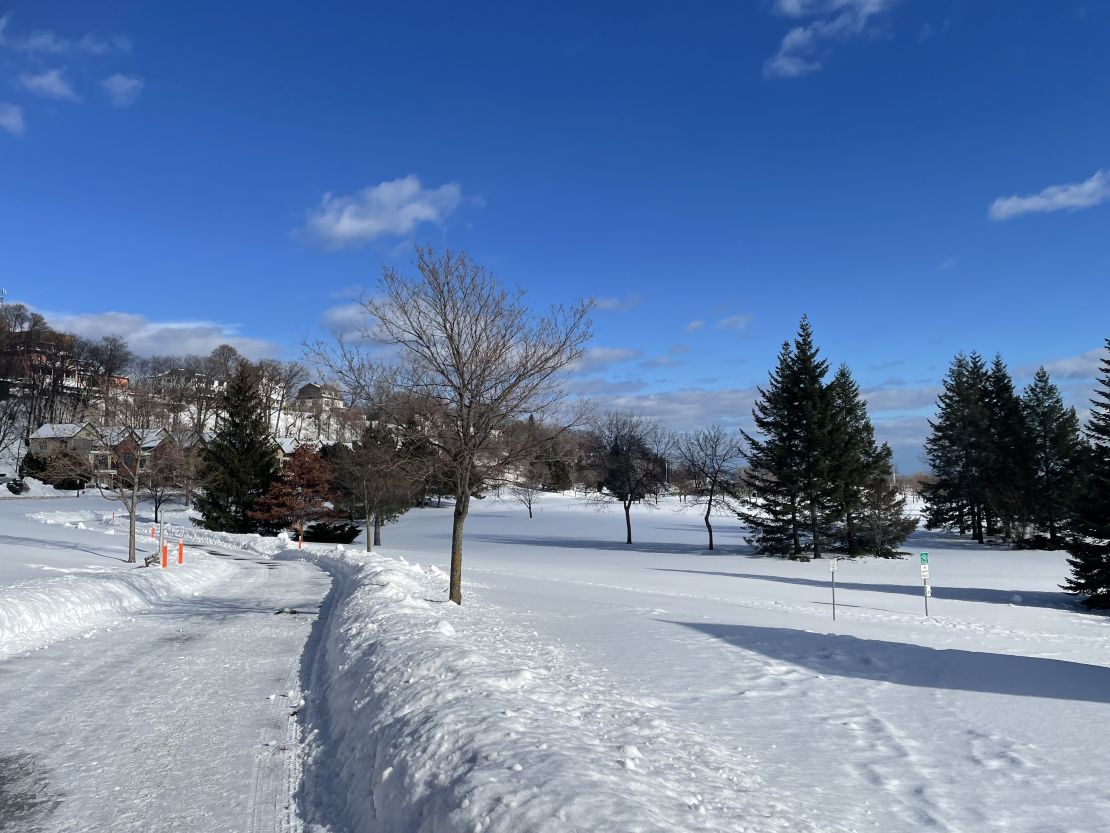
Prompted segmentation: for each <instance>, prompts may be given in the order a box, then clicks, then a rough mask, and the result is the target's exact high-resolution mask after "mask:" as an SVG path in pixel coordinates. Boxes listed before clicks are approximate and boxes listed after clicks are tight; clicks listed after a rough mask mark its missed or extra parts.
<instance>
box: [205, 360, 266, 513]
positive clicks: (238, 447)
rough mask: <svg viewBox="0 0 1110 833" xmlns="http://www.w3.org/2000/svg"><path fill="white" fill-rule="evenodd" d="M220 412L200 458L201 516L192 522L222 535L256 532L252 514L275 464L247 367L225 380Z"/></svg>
mask: <svg viewBox="0 0 1110 833" xmlns="http://www.w3.org/2000/svg"><path fill="white" fill-rule="evenodd" d="M221 412H222V414H223V416H222V418H221V419H220V423H219V426H218V427H217V429H216V434H215V436H214V437H213V438H212V439H211V440H210V441H209V442H208V443H206V444H205V447H204V451H203V454H202V460H201V467H202V468H201V483H202V484H203V491H202V492H200V493H198V494H197V496H196V498H195V501H194V505H195V506H196V509H197V510H198V511H199V512H200V514H201V517H200V518H199V519H198V520H196V521H195V523H197V524H198V525H199V526H202V527H204V528H205V529H212V530H218V531H221V532H255V531H257V530H258V529H259V526H260V525H259V522H258V521H257V520H255V518H254V517H253V516H252V514H251V513H252V512H253V510H254V509H255V508H256V507H257V505H258V502H259V501H260V500H261V499H262V496H263V495H264V494H266V492H267V491H268V490H269V488H270V484H271V483H273V481H274V478H275V477H276V476H277V468H278V462H277V456H276V451H277V449H276V446H275V445H274V441H273V439H272V438H271V436H270V429H269V420H268V418H267V414H266V409H265V407H264V406H263V403H262V400H261V398H260V397H259V395H258V384H257V380H256V378H255V374H254V371H253V369H252V368H251V367H250V366H249V365H248V363H246V362H244V363H242V364H240V365H239V367H238V368H237V370H236V371H235V375H234V376H233V377H232V378H231V380H230V381H229V382H228V384H227V387H226V389H225V390H224V394H223V396H222V397H221Z"/></svg>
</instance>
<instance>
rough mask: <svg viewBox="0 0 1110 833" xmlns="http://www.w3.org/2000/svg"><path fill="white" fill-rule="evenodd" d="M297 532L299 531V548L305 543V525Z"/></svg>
mask: <svg viewBox="0 0 1110 833" xmlns="http://www.w3.org/2000/svg"><path fill="white" fill-rule="evenodd" d="M297 532H298V533H299V534H298V535H297V549H300V548H301V544H302V543H304V527H301V528H300V529H298V530H297Z"/></svg>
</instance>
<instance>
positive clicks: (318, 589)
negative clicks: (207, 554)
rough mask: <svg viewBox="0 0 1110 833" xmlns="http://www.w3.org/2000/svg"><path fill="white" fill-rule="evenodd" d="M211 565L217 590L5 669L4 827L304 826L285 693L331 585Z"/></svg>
mask: <svg viewBox="0 0 1110 833" xmlns="http://www.w3.org/2000/svg"><path fill="white" fill-rule="evenodd" d="M213 553H214V554H220V555H224V556H225V557H226V558H228V559H229V561H231V562H232V563H233V564H234V565H235V566H236V567H237V568H238V569H237V570H236V571H235V573H234V574H233V576H232V577H231V578H230V579H228V580H227V581H226V582H224V583H223V584H222V585H221V586H220V587H219V588H218V589H216V590H214V591H210V592H205V593H203V594H201V595H198V596H195V597H191V598H186V599H182V600H180V601H176V602H171V603H164V604H159V605H156V606H155V607H153V608H151V609H149V610H147V611H145V612H143V613H141V614H137V615H135V616H133V617H129V618H128V619H126V620H124V621H123V622H122V623H120V624H119V625H118V626H116V627H114V628H112V629H111V630H108V631H102V632H100V633H97V634H94V635H92V636H90V637H88V638H85V639H77V640H71V641H69V642H64V643H61V644H58V645H55V646H53V647H51V648H48V649H46V650H43V651H40V652H37V653H33V654H30V655H27V656H23V657H16V658H13V659H10V660H8V661H6V662H4V663H0V704H3V705H2V708H0V713H2V718H0V720H2V724H3V736H2V737H3V741H2V745H0V829H2V830H4V831H6V832H7V831H11V833H30V831H105V830H111V831H114V833H120V832H121V831H182V833H186V832H188V833H203V831H235V832H236V833H240V831H274V830H290V829H293V830H296V829H299V823H298V822H297V821H296V820H295V819H294V818H293V817H292V816H293V814H294V813H295V810H294V809H292V807H293V805H292V800H291V793H292V789H293V787H294V781H295V779H296V767H297V763H296V760H295V756H294V755H293V753H292V752H287V751H286V750H285V749H284V746H285V745H286V744H287V742H288V741H290V740H291V739H292V737H293V734H294V731H295V728H294V725H293V721H292V720H291V718H290V702H291V701H290V699H289V698H288V697H287V695H288V693H289V692H290V691H291V690H293V689H294V688H295V686H296V679H297V673H298V669H299V662H300V655H301V652H302V650H303V647H304V644H305V640H306V638H307V637H308V633H309V630H310V627H311V625H312V623H313V621H314V620H315V616H314V615H313V614H314V613H315V612H316V611H317V609H318V607H319V604H320V601H321V600H322V599H323V597H324V595H325V594H326V592H327V589H328V586H329V579H328V577H327V575H326V574H324V573H323V572H322V571H320V570H319V569H318V568H316V567H315V566H312V565H310V564H307V563H304V562H276V561H266V560H262V559H255V558H251V557H249V556H245V555H243V554H242V553H231V552H226V553H221V552H218V551H214V550H213ZM284 608H292V609H296V610H298V611H302V613H301V614H299V615H289V614H281V615H275V611H277V610H279V609H284ZM271 695H273V699H268V698H270V696H271ZM298 697H299V695H298V694H296V693H294V700H296V699H298Z"/></svg>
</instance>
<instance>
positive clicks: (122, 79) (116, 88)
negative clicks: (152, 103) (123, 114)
mask: <svg viewBox="0 0 1110 833" xmlns="http://www.w3.org/2000/svg"><path fill="white" fill-rule="evenodd" d="M100 86H101V87H103V88H104V91H105V92H106V93H108V97H109V98H110V99H111V100H112V104H114V105H115V106H116V107H127V106H129V105H131V104H134V103H135V99H137V98H138V97H139V93H140V92H142V89H143V81H142V79H141V78H135V77H134V76H131V75H121V74H120V73H118V72H117V73H116V74H115V75H110V76H108V77H107V78H105V79H104V80H103V81H101V82H100Z"/></svg>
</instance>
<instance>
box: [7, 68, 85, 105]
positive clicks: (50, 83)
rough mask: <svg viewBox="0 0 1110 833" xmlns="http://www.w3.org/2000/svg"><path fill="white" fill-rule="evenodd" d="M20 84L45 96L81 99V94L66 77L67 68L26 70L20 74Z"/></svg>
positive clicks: (71, 99) (70, 99)
mask: <svg viewBox="0 0 1110 833" xmlns="http://www.w3.org/2000/svg"><path fill="white" fill-rule="evenodd" d="M19 85H20V86H21V87H22V88H23V89H25V90H27V91H28V92H31V93H34V94H35V95H41V96H42V97H43V98H54V99H58V100H60V101H80V100H81V96H79V95H77V91H76V90H74V89H73V86H72V85H71V84H70V83H69V81H68V80H67V79H66V75H65V70H62V69H48V70H44V71H43V72H39V73H31V72H25V73H23V74H22V75H20V76H19Z"/></svg>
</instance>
